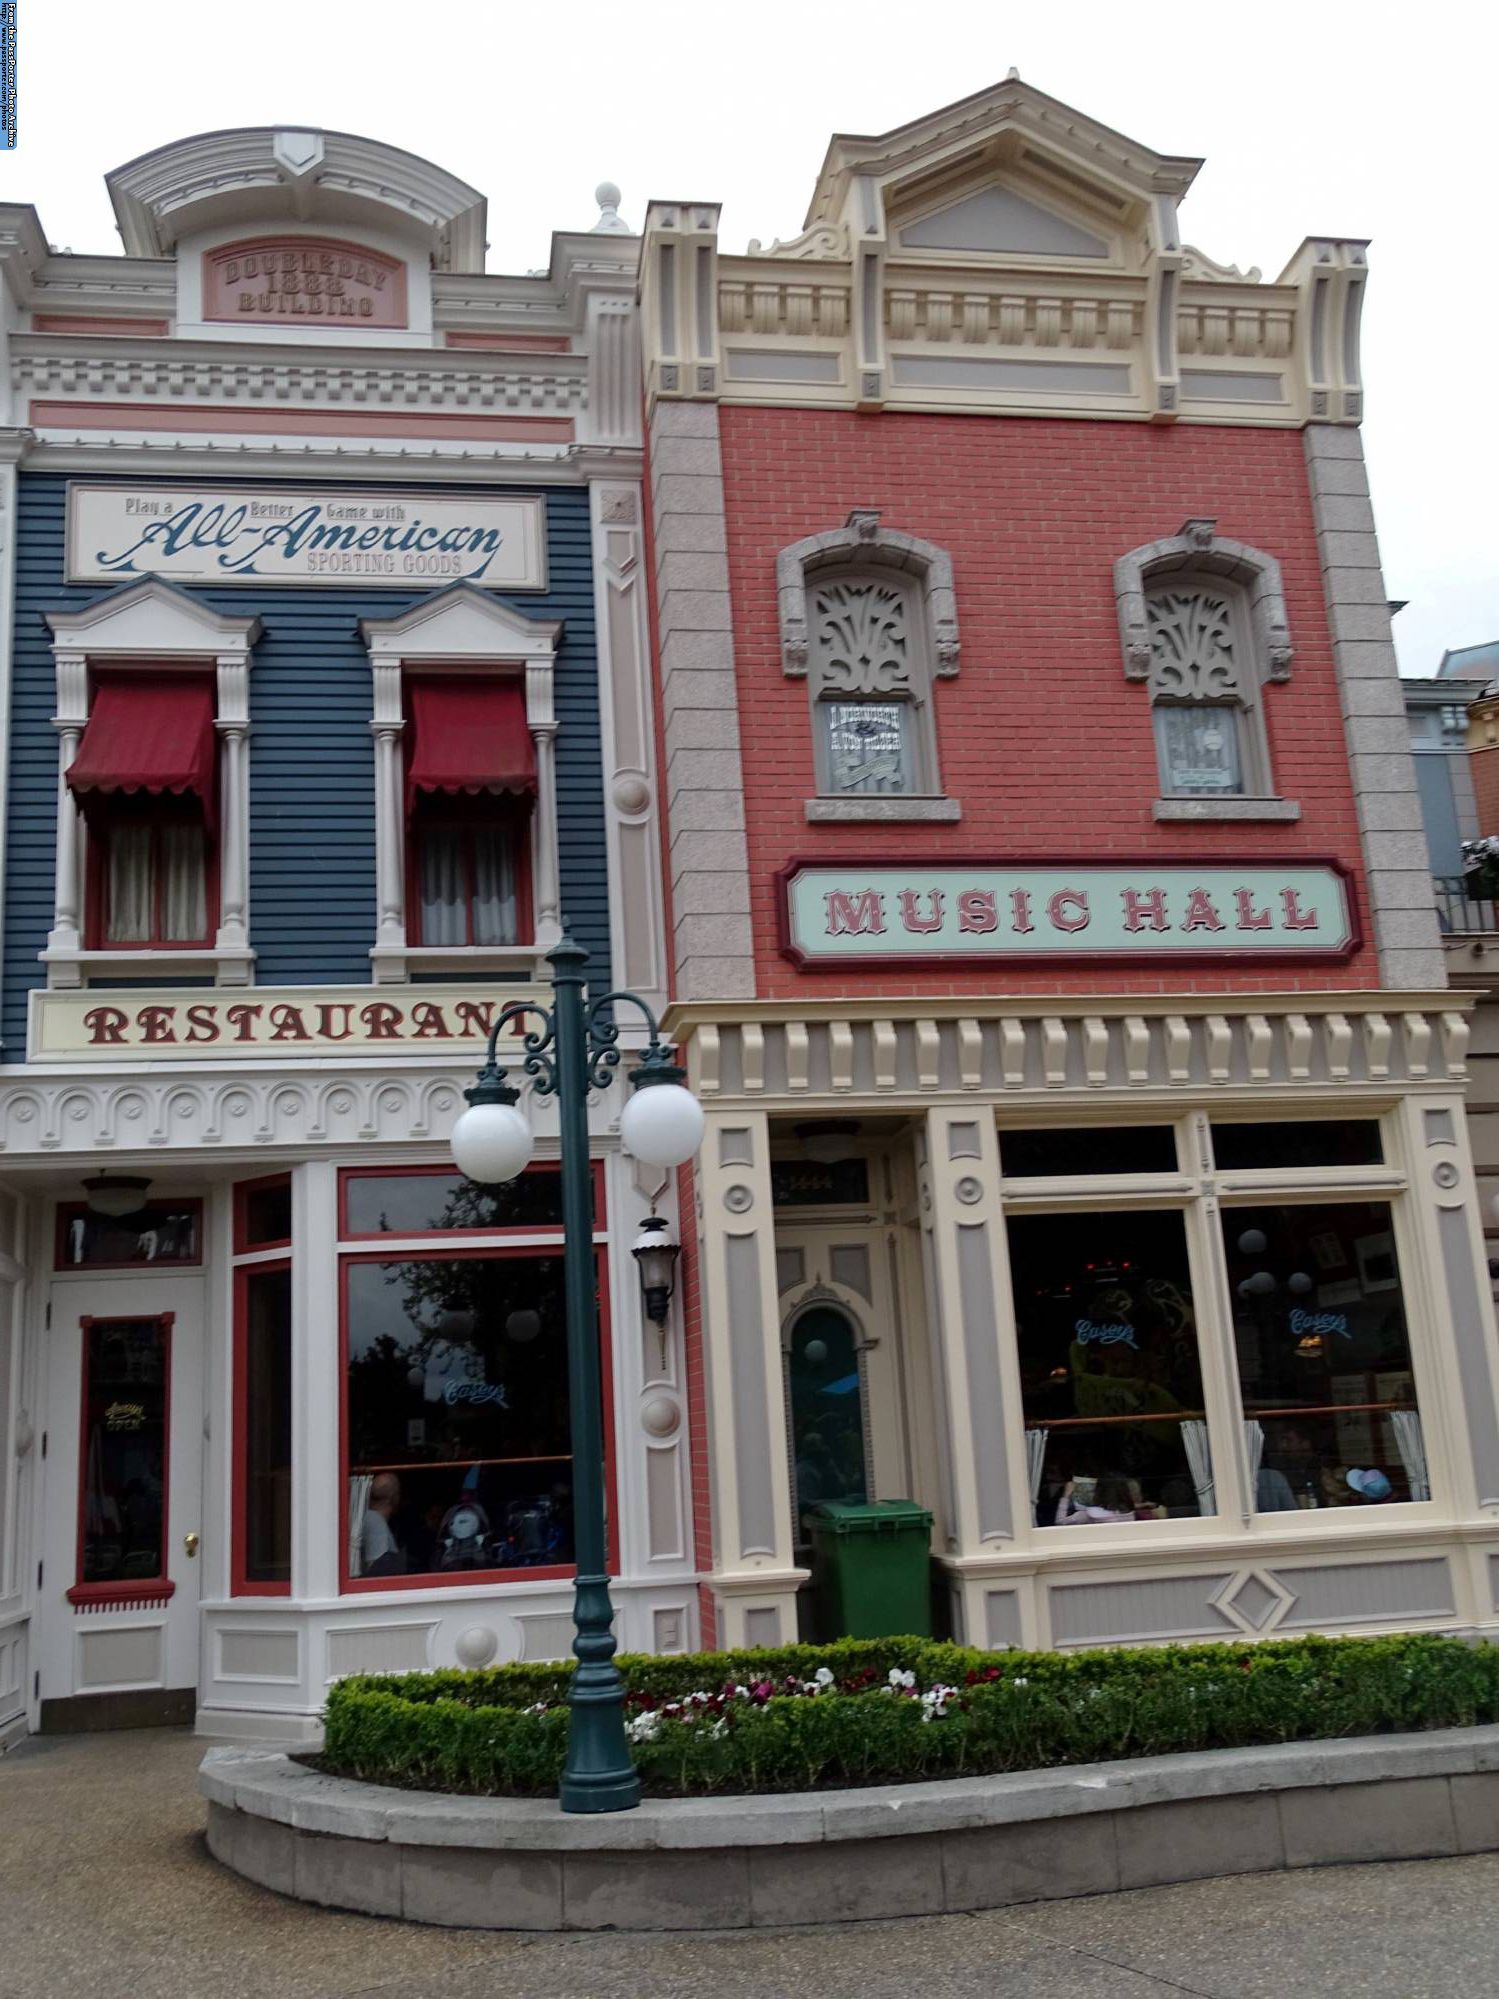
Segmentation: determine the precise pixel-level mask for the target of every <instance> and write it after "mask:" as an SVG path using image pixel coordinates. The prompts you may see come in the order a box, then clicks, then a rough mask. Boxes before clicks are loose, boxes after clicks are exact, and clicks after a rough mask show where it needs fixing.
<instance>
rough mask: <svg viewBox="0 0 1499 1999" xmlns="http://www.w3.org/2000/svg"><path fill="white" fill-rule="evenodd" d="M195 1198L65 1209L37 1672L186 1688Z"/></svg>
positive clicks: (123, 1690)
mask: <svg viewBox="0 0 1499 1999" xmlns="http://www.w3.org/2000/svg"><path fill="white" fill-rule="evenodd" d="M201 1228H202V1218H201V1208H200V1204H199V1203H197V1202H192V1201H182V1202H175V1203H170V1202H169V1203H160V1204H156V1206H154V1207H153V1208H151V1209H149V1210H143V1211H142V1212H141V1213H140V1214H139V1215H137V1216H134V1217H131V1218H130V1219H129V1220H128V1221H124V1222H122V1221H120V1220H119V1219H114V1220H110V1219H108V1218H103V1219H101V1218H99V1217H97V1216H93V1215H90V1214H89V1213H87V1211H85V1210H82V1209H77V1210H75V1209H72V1208H64V1209H62V1210H61V1211H60V1212H59V1218H58V1268H57V1271H56V1273H55V1275H54V1277H53V1281H52V1288H51V1330H50V1334H49V1343H48V1353H47V1368H48V1386H47V1401H46V1408H47V1422H46V1432H47V1435H46V1457H45V1459H44V1463H43V1493H44V1499H43V1505H44V1524H43V1532H42V1583H41V1589H40V1598H41V1609H42V1615H41V1620H40V1622H41V1640H42V1642H41V1647H40V1663H41V1684H40V1688H39V1693H40V1697H41V1700H42V1701H43V1703H44V1704H45V1703H46V1702H47V1701H50V1700H66V1699H69V1698H72V1697H74V1696H78V1695H102V1694H131V1693H144V1692H149V1691H152V1690H162V1691H171V1690H182V1691H184V1692H187V1691H189V1690H192V1689H195V1688H196V1686H197V1683H198V1598H199V1593H200V1591H199V1576H200V1574H201V1572H202V1559H201V1556H200V1552H199V1550H200V1533H201V1528H202V1520H201V1504H202V1482H203V1448H204V1441H203V1374H202V1364H203V1354H202V1340H203V1279H202V1272H201V1268H200V1259H201V1249H200V1239H201Z"/></svg>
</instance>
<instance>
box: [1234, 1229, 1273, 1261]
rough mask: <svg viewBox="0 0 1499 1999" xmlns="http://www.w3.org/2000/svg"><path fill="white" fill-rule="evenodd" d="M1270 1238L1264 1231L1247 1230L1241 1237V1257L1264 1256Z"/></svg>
mask: <svg viewBox="0 0 1499 1999" xmlns="http://www.w3.org/2000/svg"><path fill="white" fill-rule="evenodd" d="M1268 1241H1269V1238H1268V1237H1267V1236H1266V1234H1265V1231H1264V1230H1263V1229H1245V1231H1244V1233H1243V1235H1241V1236H1240V1237H1239V1254H1240V1256H1262V1255H1263V1254H1264V1252H1265V1247H1266V1244H1267V1242H1268Z"/></svg>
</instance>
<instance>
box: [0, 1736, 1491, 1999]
mask: <svg viewBox="0 0 1499 1999" xmlns="http://www.w3.org/2000/svg"><path fill="white" fill-rule="evenodd" d="M204 1746H205V1745H204V1744H203V1743H202V1742H201V1741H199V1740H195V1739H194V1738H193V1737H191V1736H190V1735H188V1734H187V1733H186V1732H185V1731H181V1730H170V1729H153V1730H149V1731H133V1732H129V1733H121V1734H117V1735H97V1736H82V1737H77V1736H75V1737H52V1738H47V1739H39V1740H36V1741H32V1742H29V1743H26V1744H23V1745H22V1747H21V1748H19V1749H17V1750H15V1751H13V1752H12V1753H11V1755H9V1756H6V1757H0V1995H3V1999H69V1995H72V1994H78V1995H80V1996H81V1999H494V1995H499V1994H504V1995H506V1999H647V1995H648V1996H649V1999H697V1995H709V1999H779V1995H782V1994H791V1993H814V1994H815V1995H816V1999H907V1995H921V1999H926V1995H928V1994H930V1995H932V1999H1164V1995H1167V1994H1183V1993H1187V1994H1196V1995H1199V1999H1286V1995H1287V1994H1294V1995H1298V1999H1345V1995H1346V1999H1352V1995H1362V1994H1371V1995H1374V1994H1377V1995H1378V1999H1428V1995H1431V1999H1436V1995H1441V1999H1453V1995H1455V1994H1464V1995H1466V1994H1470V1993H1471V1994H1487V1993H1491V1992H1494V1991H1496V1990H1499V1855H1491V1854H1485V1855H1481V1856H1479V1857H1477V1858H1475V1859H1467V1860H1425V1861H1408V1862H1405V1863H1403V1864H1399V1865H1384V1866H1376V1867H1330V1868H1325V1869H1320V1870H1314V1871H1308V1872H1305V1873H1298V1874H1265V1875H1246V1876H1243V1877H1241V1878H1239V1879H1237V1880H1230V1881H1197V1882H1191V1883H1188V1884H1185V1885H1183V1886H1181V1887H1176V1888H1147V1889H1138V1890H1135V1891H1133V1892H1132V1893H1129V1894H1123V1895H1107V1896H1098V1897H1095V1898H1093V1899H1090V1900H1086V1901H1078V1902H1053V1903H1038V1904H1035V1905H1032V1906H1029V1907H1027V1908H1024V1909H1021V1910H1009V1911H1006V1912H1004V1913H1003V1914H993V1915H981V1916H937V1917H929V1918H924V1919H922V1920H920V1921H908V1922H900V1923H859V1924H851V1925H847V1926H844V1927H841V1928H827V1929H817V1930H780V1931H761V1932H753V1933H746V1932H742V1931H737V1932H732V1933H724V1932H720V1933H717V1934H713V1935H692V1936H687V1935H683V1936H674V1937H673V1936H668V1937H611V1936H587V1937H538V1938H521V1937H514V1936H505V1935H489V1934H484V1933H479V1932H476V1931H456V1930H431V1929H420V1928H417V1927H416V1926H415V1925H412V1924H407V1923H397V1922H382V1921H380V1920H378V1919H376V1918H373V1917H367V1916H345V1915H338V1914H333V1913H330V1912H329V1911H326V1910H318V1909H309V1908H306V1907H304V1906H302V1905H301V1904H300V1903H297V1902H289V1901H286V1900H283V1899H282V1898H281V1897H280V1896H277V1895H271V1894H268V1893H267V1892H266V1891H265V1890H263V1889H260V1888H254V1887H251V1886H250V1884H249V1883H248V1882H244V1881H241V1880H239V1879H237V1878H236V1877H235V1876H234V1875H231V1874H228V1873H226V1872H225V1871H224V1870H223V1869H222V1868H220V1867H219V1866H217V1865H216V1863H215V1862H214V1861H213V1860H211V1859H210V1858H209V1856H208V1853H207V1851H206V1849H205V1848H204V1845H203V1839H202V1826H203V1816H204V1814H203V1806H202V1803H201V1801H200V1799H199V1798H198V1796H197V1793H196V1790H195V1788H194V1782H193V1773H194V1771H195V1769H196V1767H197V1764H198V1761H199V1759H200V1757H201V1756H202V1753H203V1749H204Z"/></svg>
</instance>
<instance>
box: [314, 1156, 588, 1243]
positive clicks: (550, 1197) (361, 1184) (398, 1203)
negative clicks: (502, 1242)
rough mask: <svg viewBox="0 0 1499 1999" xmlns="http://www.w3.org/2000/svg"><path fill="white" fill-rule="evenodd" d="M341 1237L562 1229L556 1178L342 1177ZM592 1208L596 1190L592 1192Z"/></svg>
mask: <svg viewBox="0 0 1499 1999" xmlns="http://www.w3.org/2000/svg"><path fill="white" fill-rule="evenodd" d="M343 1200H344V1222H343V1233H344V1235H345V1236H346V1237H353V1236H380V1235H398V1236H413V1235H433V1234H445V1233H446V1232H447V1231H448V1230H450V1229H483V1230H497V1229H551V1228H560V1227H561V1226H562V1176H561V1175H560V1173H558V1172H557V1171H556V1170H555V1169H554V1168H550V1167H544V1166H543V1167H533V1168H532V1170H531V1171H530V1172H529V1173H523V1174H521V1176H520V1178H519V1179H518V1180H510V1181H507V1182H506V1183H505V1185H504V1186H503V1187H480V1186H477V1185H476V1184H475V1183H474V1182H473V1181H472V1180H467V1179H465V1178H464V1176H463V1175H462V1174H461V1173H454V1172H450V1171H448V1170H446V1169H443V1168H439V1169H438V1170H437V1171H436V1172H421V1171H417V1172H405V1173H384V1172H376V1173H366V1172H361V1171H350V1172H347V1173H345V1174H344V1176H343ZM594 1205H595V1209H596V1210H597V1208H598V1207H599V1205H600V1203H599V1189H598V1187H597V1185H595V1189H594Z"/></svg>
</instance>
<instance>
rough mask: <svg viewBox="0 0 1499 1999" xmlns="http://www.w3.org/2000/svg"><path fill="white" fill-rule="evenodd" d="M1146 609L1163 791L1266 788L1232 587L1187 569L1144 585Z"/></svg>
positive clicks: (1245, 644)
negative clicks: (1163, 580)
mask: <svg viewBox="0 0 1499 1999" xmlns="http://www.w3.org/2000/svg"><path fill="white" fill-rule="evenodd" d="M1145 613H1146V617H1147V619H1148V621H1149V626H1150V689H1151V702H1152V705H1153V707H1154V710H1155V735H1156V747H1157V750H1158V752H1159V756H1160V767H1161V791H1162V794H1163V796H1166V797H1176V798H1243V797H1245V796H1250V797H1263V796H1267V795H1268V794H1269V793H1270V791H1271V790H1272V788H1273V787H1272V786H1271V784H1270V782H1269V771H1268V768H1267V764H1268V757H1267V755H1266V749H1265V740H1264V729H1263V726H1262V723H1263V714H1262V711H1261V709H1260V707H1259V705H1258V704H1257V703H1256V702H1255V701H1254V699H1253V698H1252V689H1251V687H1250V686H1247V685H1246V679H1245V666H1246V663H1247V660H1248V656H1249V653H1250V650H1251V648H1250V643H1249V634H1248V631H1247V620H1246V618H1245V616H1244V606H1243V600H1242V597H1241V595H1240V593H1239V591H1238V590H1237V589H1236V588H1235V587H1234V586H1233V585H1231V584H1230V585H1227V586H1224V585H1222V584H1220V583H1219V582H1218V580H1217V579H1216V578H1215V577H1206V578H1204V577H1199V576H1194V575H1191V574H1190V573H1188V574H1187V575H1186V576H1185V577H1183V578H1182V579H1181V580H1180V581H1177V580H1176V579H1174V578H1173V579H1170V580H1169V581H1166V582H1162V583H1158V584H1153V585H1151V586H1150V588H1149V589H1148V590H1147V592H1146V598H1145Z"/></svg>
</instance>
